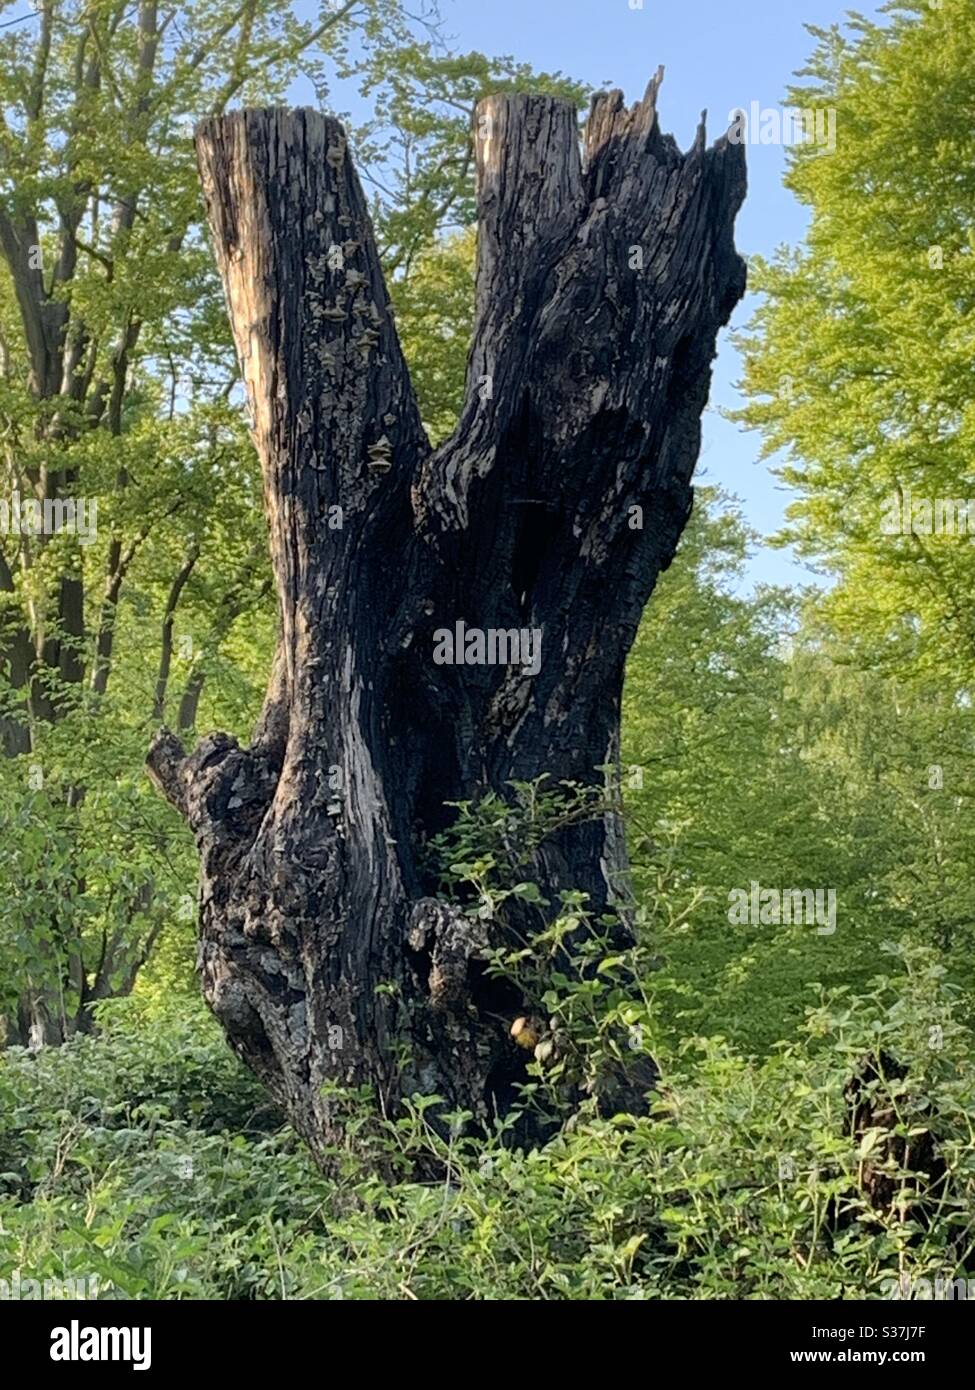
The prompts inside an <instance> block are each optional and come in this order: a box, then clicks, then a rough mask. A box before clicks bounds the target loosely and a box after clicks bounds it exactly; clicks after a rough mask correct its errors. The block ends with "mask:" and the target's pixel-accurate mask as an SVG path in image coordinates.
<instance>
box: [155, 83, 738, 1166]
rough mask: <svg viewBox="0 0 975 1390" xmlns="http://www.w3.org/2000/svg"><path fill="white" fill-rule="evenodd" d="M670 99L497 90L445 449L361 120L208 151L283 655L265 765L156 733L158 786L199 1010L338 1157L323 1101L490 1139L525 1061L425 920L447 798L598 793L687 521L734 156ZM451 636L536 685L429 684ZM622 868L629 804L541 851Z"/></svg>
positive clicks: (242, 121)
mask: <svg viewBox="0 0 975 1390" xmlns="http://www.w3.org/2000/svg"><path fill="white" fill-rule="evenodd" d="M658 85H659V74H658V77H657V79H655V80H654V81H653V82H652V83H651V85H650V87H649V89H648V92H647V95H646V97H645V98H644V100H643V101H642V102H641V103H639V104H637V105H636V106H635V107H633V108H632V109H631V110H627V109H626V108H625V107H624V105H623V101H622V97H621V95H620V94H619V93H617V92H614V93H610V94H608V95H606V94H602V95H600V96H598V97H597V98H596V99H595V101H594V103H593V107H592V111H591V113H590V116H589V121H588V125H587V127H586V134H585V140H584V149H583V150H580V141H579V136H578V127H577V120H576V113H575V111H574V110H572V109H571V108H570V107H569V106H567V105H565V104H564V103H561V102H559V101H555V100H552V99H549V98H542V97H533V96H524V95H505V96H499V97H495V98H492V99H490V100H488V101H486V102H484V103H483V104H482V106H481V108H480V109H479V113H478V122H477V135H476V142H477V171H478V201H479V224H480V235H479V241H478V267H477V303H476V322H475V330H474V341H473V347H472V350H471V356H470V361H469V366H468V384H467V396H466V404H465V407H464V410H463V415H462V418H461V420H460V423H459V425H458V427H457V430H456V432H455V434H454V435H453V437H452V438H451V439H450V440H449V441H448V442H447V443H446V444H444V445H443V446H442V447H440V448H439V449H437V450H436V451H431V448H430V446H429V443H428V441H427V439H426V437H425V434H424V431H423V428H422V426H421V423H420V417H419V414H418V410H417V405H416V401H415V399H414V395H413V392H412V389H411V385H410V378H409V374H408V371H407V368H406V365H405V363H404V360H403V356H402V352H401V350H400V345H399V341H398V339H397V335H396V330H395V327H394V324H393V321H392V316H391V313H390V306H389V300H388V297H387V293H386V289H385V286H384V282H383V275H382V271H381V268H380V262H379V256H378V253H377V249H376V245H375V241H374V237H373V233H372V229H371V226H370V221H369V216H368V213H367V208H366V203H365V200H364V198H363V194H362V190H361V188H360V185H359V181H358V179H357V177H356V174H355V171H354V169H353V167H352V164H351V162H350V159H349V155H348V151H347V147H346V138H345V134H344V132H343V129H342V127H341V125H340V124H339V123H338V122H337V121H335V120H333V119H331V118H329V117H326V116H323V115H320V114H318V113H317V112H314V111H310V110H297V111H290V110H284V109H273V110H257V111H238V112H234V113H233V114H231V115H228V116H221V117H218V118H214V119H211V120H208V121H206V122H204V123H203V125H202V126H201V127H200V129H199V131H198V134H197V150H198V156H199V162H200V169H201V176H202V180H203V187H204V190H205V194H206V200H207V205H208V210H209V217H210V223H211V228H212V234H213V242H214V246H215V250H216V256H217V260H218V263H219V267H220V271H221V274H222V277H223V280H224V285H225V288H226V294H227V301H228V305H229V310H230V318H231V323H232V326H233V331H234V336H235V341H236V344H237V348H238V351H239V354H240V361H241V368H242V372H243V376H244V380H245V383H246V387H247V392H248V397H249V401H250V409H251V415H252V427H253V435H254V440H255V444H256V446H257V449H258V452H259V454H260V458H261V462H262V466H263V473H264V493H265V503H266V508H267V514H268V524H269V529H270V545H271V554H272V559H273V564H274V570H275V575H276V580H277V591H278V601H279V606H280V645H279V650H278V654H277V658H276V661H275V665H274V670H273V674H272V677H271V682H270V687H269V690H268V695H267V701H266V705H265V709H264V713H263V715H262V718H261V721H260V723H259V726H258V729H257V731H256V733H255V737H254V742H253V743H252V745H251V746H250V747H249V748H243V747H241V746H239V745H238V743H237V742H236V741H235V740H234V739H233V738H230V737H228V736H226V735H224V734H215V735H211V736H210V737H208V738H205V739H203V740H202V742H201V743H200V744H199V745H198V746H197V748H196V749H195V751H193V752H192V753H191V754H190V755H189V756H187V755H186V754H185V753H184V750H183V748H182V747H181V746H180V744H179V742H178V741H177V740H176V739H175V737H174V736H173V735H171V734H169V733H168V732H166V731H163V732H162V733H161V734H160V735H159V736H158V737H157V739H156V740H155V742H154V745H153V748H152V751H151V753H150V755H149V767H150V772H151V774H152V776H153V777H154V779H155V780H156V782H157V783H158V784H159V786H160V787H161V788H162V790H163V791H164V793H165V794H166V795H167V796H168V797H169V798H170V800H172V801H173V802H174V803H175V804H176V805H177V806H178V807H179V808H180V809H181V810H182V812H183V814H184V815H185V816H186V818H187V819H188V821H189V823H190V825H191V826H192V828H193V830H194V832H195V835H196V840H197V844H198V847H199V852H200V857H201V861H202V888H201V969H202V977H203V989H204V993H205V995H206V998H207V1000H208V1001H209V1003H210V1005H211V1007H212V1008H213V1011H214V1013H215V1014H216V1016H217V1018H218V1019H219V1020H220V1022H221V1024H222V1025H223V1027H224V1029H225V1030H226V1033H227V1035H228V1037H229V1039H230V1041H231V1043H232V1044H233V1046H234V1047H235V1048H236V1050H237V1051H238V1052H239V1054H240V1055H241V1056H242V1057H243V1058H244V1059H245V1060H246V1062H247V1063H249V1065H250V1066H251V1067H252V1068H253V1069H254V1070H255V1071H256V1072H257V1073H259V1075H260V1076H261V1077H262V1078H263V1079H264V1080H265V1081H266V1083H267V1084H268V1086H269V1087H270V1089H271V1090H272V1092H273V1093H274V1094H275V1096H276V1097H278V1099H279V1100H280V1101H281V1102H282V1103H283V1104H284V1106H285V1107H286V1109H287V1111H288V1113H289V1114H290V1116H291V1118H292V1120H293V1123H294V1124H295V1126H296V1128H297V1129H298V1130H299V1132H300V1133H301V1134H303V1135H304V1137H305V1138H306V1139H307V1140H308V1142H309V1143H310V1144H311V1146H312V1148H313V1149H314V1150H316V1151H317V1152H318V1153H319V1154H321V1153H322V1152H323V1151H324V1150H325V1148H327V1146H328V1145H329V1144H330V1143H332V1142H334V1141H335V1140H336V1138H337V1137H338V1134H339V1131H340V1120H339V1115H338V1111H337V1109H336V1107H335V1102H334V1101H333V1100H332V1099H331V1098H330V1096H329V1095H328V1094H326V1093H325V1089H324V1088H326V1087H327V1083H338V1084H340V1085H359V1084H363V1083H370V1084H371V1085H372V1086H374V1087H375V1089H376V1091H377V1092H378V1094H379V1096H380V1098H381V1101H382V1104H383V1105H384V1107H385V1108H386V1109H387V1110H390V1109H395V1106H396V1102H397V1099H398V1098H400V1097H402V1096H404V1095H409V1094H411V1093H413V1092H423V1093H426V1094H429V1093H433V1092H436V1093H438V1094H440V1095H441V1096H443V1097H444V1098H445V1100H446V1101H447V1102H448V1103H449V1104H450V1105H451V1106H452V1107H463V1108H467V1109H469V1110H471V1111H473V1112H474V1113H475V1115H479V1116H483V1117H485V1118H486V1117H487V1116H488V1115H489V1114H490V1112H491V1111H492V1109H495V1108H500V1109H503V1108H504V1107H505V1105H506V1104H508V1102H509V1099H510V1095H511V1086H512V1083H513V1082H514V1081H516V1080H517V1079H518V1078H519V1077H520V1076H522V1075H523V1074H524V1067H525V1054H524V1052H523V1051H521V1050H520V1049H519V1048H517V1047H515V1046H514V1045H513V1044H512V1042H511V1040H510V1038H509V1037H508V1026H507V1024H508V1020H506V1019H505V1018H503V1017H502V1018H500V1019H499V1018H498V1017H497V1016H496V1011H495V1010H494V1009H492V1008H491V1007H490V1003H491V1002H492V1000H491V997H490V992H489V991H488V990H487V989H486V988H485V981H484V978H483V972H482V971H481V969H480V968H479V964H478V955H479V952H480V950H481V944H482V943H479V941H478V940H477V939H476V931H475V928H474V925H473V924H472V923H471V921H470V920H469V919H467V918H465V917H463V916H462V915H461V914H459V913H458V912H456V911H454V910H451V909H450V908H448V907H446V906H445V905H443V904H440V903H438V902H436V901H435V900H434V899H433V897H432V896H431V884H430V882H429V881H427V879H426V878H425V877H424V870H423V867H422V857H421V853H420V850H421V846H422V844H423V842H424V840H425V839H426V837H428V836H429V835H430V834H432V833H434V832H436V831H437V830H439V829H441V828H442V827H443V826H444V824H445V820H446V816H447V815H448V814H449V813H447V812H446V811H445V809H444V808H445V803H447V802H450V801H459V800H465V799H466V800H471V799H476V798H477V797H478V796H479V795H480V794H482V793H483V792H484V791H486V790H488V789H494V790H495V791H498V792H503V791H504V790H505V788H506V784H507V783H508V782H509V779H524V780H529V779H532V778H535V777H538V776H540V775H541V774H549V775H550V776H551V777H552V778H553V779H555V780H560V779H574V780H576V781H578V782H580V783H583V784H596V783H598V782H600V781H601V779H602V777H603V773H601V772H599V771H597V769H598V768H599V767H601V766H604V765H605V764H607V763H611V762H613V761H614V760H615V758H616V749H617V743H618V733H619V714H620V694H621V687H622V680H623V667H624V661H625V658H626V654H627V652H628V650H629V648H630V645H631V643H632V641H633V638H634V636H635V634H636V630H637V625H638V623H639V620H640V615H641V613H642V611H643V607H644V605H645V603H646V601H647V599H648V597H649V595H650V593H651V590H652V589H653V586H654V583H655V582H656V579H657V576H658V575H659V574H660V572H661V570H663V569H664V568H665V567H666V566H667V565H668V564H669V563H670V561H671V559H672V557H673V555H674V551H675V548H676V546H677V542H678V539H679V537H680V535H681V532H682V530H683V528H684V526H685V524H686V522H687V519H688V516H689V513H690V510H691V499H692V490H691V486H690V479H691V474H692V471H693V469H694V465H695V463H696V460H697V455H698V451H699V445H700V416H701V413H702V410H703V408H704V406H705V403H706V401H707V396H708V389H709V384H710V374H711V371H710V364H711V361H712V359H713V356H714V351H715V339H716V335H717V332H718V329H719V327H720V326H721V325H723V324H724V323H726V322H727V320H728V318H729V316H730V314H731V311H732V309H733V307H734V305H735V304H736V303H737V301H738V299H739V298H740V297H741V295H742V293H743V290H744V283H745V268H744V264H743V262H742V260H741V259H740V258H739V256H738V255H737V254H736V252H735V249H734V244H733V224H734V218H735V214H736V212H737V210H738V208H739V206H740V204H741V201H742V198H743V196H744V191H745V169H744V156H743V149H742V148H741V147H740V146H737V145H734V144H731V143H729V141H728V140H727V138H724V139H722V140H719V141H718V143H717V144H716V145H715V146H713V147H712V148H711V149H707V148H706V147H705V138H704V130H703V126H702V128H701V130H700V131H699V132H698V136H697V139H696V141H695V144H694V147H693V148H692V149H691V150H690V152H689V153H687V154H682V153H681V152H680V151H679V150H678V149H677V147H676V145H675V144H674V142H673V140H672V139H671V138H670V137H669V136H665V135H662V134H661V133H660V130H659V126H658V123H657V116H656V109H655V106H656V95H657V87H658ZM336 248H340V251H339V250H337V249H336ZM335 508H341V512H340V513H339V512H336V511H335V510H334V509H335ZM337 518H340V519H341V523H342V524H341V529H339V528H338V527H337V525H336V519H337ZM458 621H463V622H464V623H465V624H466V625H467V627H468V628H469V629H470V628H474V629H479V630H481V631H487V630H490V629H504V630H510V629H522V628H524V629H537V630H540V631H541V633H542V639H541V661H540V666H539V669H538V671H537V673H535V674H531V673H529V672H527V671H526V670H525V669H523V665H518V664H503V665H501V664H499V665H494V666H491V665H438V664H436V663H435V662H434V660H433V653H434V648H435V638H434V634H435V632H436V631H437V630H438V629H451V630H453V629H454V626H455V624H456V623H457V622H458ZM336 770H338V771H337V772H336ZM339 780H340V782H341V791H340V792H337V791H336V789H335V788H336V783H337V782H338V781H339ZM625 872H626V859H625V849H624V841H623V833H622V827H621V824H620V821H619V817H618V815H617V814H616V813H615V812H613V813H610V814H607V815H605V816H604V817H603V818H601V819H599V820H598V821H596V822H594V823H590V824H585V825H577V826H575V827H572V828H570V829H567V830H566V831H565V832H564V833H562V834H560V836H559V837H558V838H557V840H556V841H555V842H554V843H553V844H552V845H551V846H549V847H548V848H546V850H545V851H544V852H543V853H542V854H541V856H540V862H539V865H538V874H539V881H540V886H541V887H542V890H543V892H546V893H547V895H549V896H554V894H555V893H556V892H557V890H558V889H559V888H574V889H581V890H583V891H584V892H586V893H588V894H589V895H590V897H591V900H592V902H593V904H594V905H595V906H596V907H597V908H598V907H602V906H603V905H606V904H608V903H611V902H613V901H614V898H618V897H619V895H620V892H621V891H622V887H623V884H624V883H625ZM478 930H480V928H478ZM484 930H485V931H487V930H489V928H484ZM387 983H391V984H392V985H393V986H395V988H394V989H393V990H380V991H379V992H378V993H377V986H379V985H383V984H387Z"/></svg>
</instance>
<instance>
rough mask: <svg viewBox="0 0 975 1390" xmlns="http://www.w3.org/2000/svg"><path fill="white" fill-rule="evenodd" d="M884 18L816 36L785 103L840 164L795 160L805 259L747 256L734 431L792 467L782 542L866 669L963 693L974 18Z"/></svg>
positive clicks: (973, 584)
mask: <svg viewBox="0 0 975 1390" xmlns="http://www.w3.org/2000/svg"><path fill="white" fill-rule="evenodd" d="M883 9H884V11H885V12H886V13H885V14H884V16H883V17H882V18H881V19H879V20H877V21H869V20H867V19H865V18H863V17H860V16H854V17H851V20H850V22H849V26H848V27H843V28H841V27H839V26H837V27H834V28H832V29H830V30H828V31H826V30H813V31H812V32H813V35H814V38H815V39H816V44H815V50H814V52H813V55H812V58H811V60H810V63H809V65H808V68H807V70H806V71H805V73H804V74H803V77H804V79H805V80H804V82H803V84H802V85H801V86H798V87H797V88H796V89H795V90H793V91H792V92H791V93H790V101H791V103H792V104H793V105H795V106H799V107H804V108H818V109H821V108H833V109H834V110H835V130H836V142H835V149H832V150H829V149H823V148H821V147H819V146H816V145H813V144H799V145H797V146H796V147H795V148H794V150H793V151H792V152H791V156H792V157H791V160H790V167H789V170H788V175H787V184H788V186H789V187H790V188H791V189H792V190H793V192H794V193H795V194H796V196H797V197H798V198H799V199H800V201H801V202H802V203H803V204H804V205H805V206H806V207H807V208H808V210H809V213H810V226H809V232H808V234H807V237H806V240H805V244H804V245H803V246H802V247H801V248H800V249H799V250H797V251H789V250H784V251H782V252H781V253H780V254H779V255H778V256H777V257H776V258H775V259H774V260H773V261H772V262H771V263H764V262H762V261H761V260H760V259H755V260H753V261H752V272H753V274H752V281H751V283H752V286H753V288H756V289H757V290H758V291H759V292H761V293H762V294H763V295H764V296H765V299H764V302H763V303H762V304H761V305H760V307H759V309H758V312H757V313H756V315H755V318H754V321H753V324H752V326H751V330H750V332H748V333H747V334H745V335H743V337H742V346H743V350H744V357H745V378H744V387H745V391H746V393H747V395H748V396H749V397H750V398H751V399H750V402H749V404H748V406H747V408H746V409H744V410H743V411H742V412H741V416H740V418H741V419H743V420H744V421H745V422H746V423H747V424H749V425H751V426H753V427H755V428H756V429H758V430H760V431H761V433H762V435H763V437H764V440H765V447H766V452H767V453H769V454H771V453H773V452H775V451H778V450H783V451H784V452H785V461H784V463H783V465H782V467H781V476H782V477H783V478H784V479H785V481H786V482H788V483H789V484H790V485H791V487H792V488H794V489H795V493H796V498H795V501H794V503H793V504H792V506H791V507H790V512H789V516H790V520H789V526H788V531H787V535H788V537H789V538H790V539H792V540H795V541H796V542H797V543H798V544H799V546H800V547H801V548H802V549H803V551H804V552H805V553H806V554H809V555H811V556H813V557H815V558H816V559H817V560H819V561H821V562H823V563H824V564H826V565H827V566H828V567H829V568H830V569H831V570H832V571H833V573H834V574H835V575H836V577H837V580H838V583H837V585H836V587H835V589H834V590H833V592H832V594H831V595H830V598H829V600H828V607H829V610H830V613H831V616H832V620H833V622H834V624H835V625H836V626H838V627H839V628H841V629H842V631H843V632H844V633H845V634H846V636H847V638H848V640H849V641H851V642H854V643H855V645H856V648H857V649H858V651H859V653H860V658H861V659H862V660H863V661H864V662H869V663H871V664H875V665H878V666H882V667H884V668H886V669H887V670H891V671H894V672H896V673H898V674H900V675H901V676H905V675H907V674H908V673H909V672H914V673H915V674H922V675H923V674H925V673H927V674H931V673H932V672H933V673H935V674H936V675H937V677H938V678H939V679H940V680H941V681H942V682H943V685H944V688H945V689H953V690H957V689H959V688H969V687H970V683H971V671H972V659H973V655H975V626H973V622H972V598H973V594H975V566H973V554H975V552H973V549H972V545H971V539H970V537H971V529H972V526H973V525H975V515H973V516H972V517H971V518H970V519H969V518H967V517H966V516H965V515H964V513H965V507H966V503H967V501H968V499H971V498H973V495H975V489H973V488H972V485H971V478H972V468H971V459H972V450H973V445H975V435H973V431H975V404H973V400H975V397H973V390H972V365H971V364H972V335H971V322H972V313H973V309H975V254H973V251H975V227H973V220H972V209H973V206H975V175H973V173H972V170H973V168H975V136H973V130H972V126H971V123H970V122H968V121H966V120H963V119H959V115H958V113H959V112H962V111H968V110H970V109H971V107H972V103H973V100H975V3H973V0H938V3H937V4H932V3H928V0H906V3H903V4H901V3H898V4H896V5H894V4H891V5H885V6H883ZM895 501H896V503H897V506H896V510H895V508H894V507H893V506H892V503H894V502H895ZM939 501H940V502H941V504H942V507H944V504H945V502H948V503H952V504H953V505H952V506H951V508H950V517H951V518H952V519H953V524H951V525H949V526H947V527H945V526H936V524H935V522H936V514H935V504H936V503H937V502H939ZM912 502H913V503H916V504H920V505H919V506H918V505H912ZM956 502H960V503H961V507H960V509H959V508H958V507H957V506H955V505H954V504H955V503H956ZM925 509H926V510H925ZM959 510H960V511H961V512H962V513H963V515H962V517H961V524H960V526H959V524H958V512H959ZM973 512H975V508H973Z"/></svg>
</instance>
